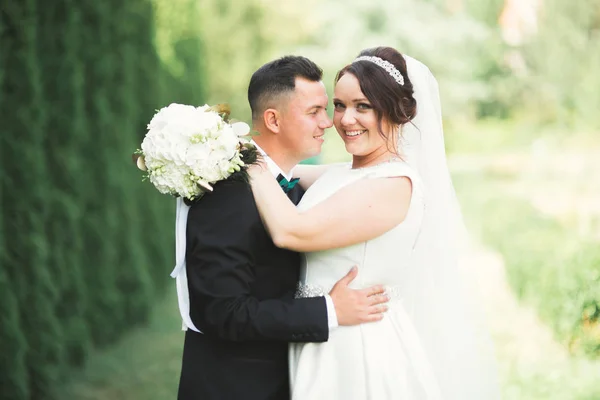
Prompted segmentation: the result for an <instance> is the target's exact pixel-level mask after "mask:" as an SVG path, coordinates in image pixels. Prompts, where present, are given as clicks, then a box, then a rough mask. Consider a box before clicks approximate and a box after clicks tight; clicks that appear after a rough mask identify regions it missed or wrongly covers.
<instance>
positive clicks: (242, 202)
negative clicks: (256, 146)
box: [186, 182, 329, 342]
mask: <svg viewBox="0 0 600 400" xmlns="http://www.w3.org/2000/svg"><path fill="white" fill-rule="evenodd" d="M260 229H263V228H262V224H261V222H260V217H259V216H258V213H257V211H256V206H255V204H254V199H253V197H252V193H251V191H250V188H249V187H248V186H247V185H246V184H245V183H241V182H239V183H237V182H236V183H232V184H227V185H222V186H221V187H218V190H217V188H215V192H214V193H211V194H210V195H207V196H206V197H205V198H204V199H202V200H201V202H200V203H198V204H196V205H194V206H193V207H192V208H191V209H190V214H189V216H188V228H187V235H188V240H187V243H188V249H187V256H186V264H187V274H188V287H189V291H190V300H191V302H192V304H193V305H192V309H193V311H192V314H191V317H192V319H193V321H194V324H196V323H198V325H196V326H197V327H198V328H199V329H200V330H202V332H203V333H205V334H206V335H211V336H217V337H219V338H221V339H224V340H230V341H252V340H277V341H285V342H323V341H326V340H327V339H328V336H329V329H328V321H327V308H326V303H325V298H324V297H315V298H303V299H293V298H291V297H290V298H287V299H267V300H259V299H257V298H256V297H253V296H252V295H251V287H252V286H253V283H254V280H255V275H254V272H253V271H254V270H253V268H252V267H253V263H254V256H253V254H254V252H255V251H256V247H255V246H256V238H257V237H258V235H259V234H260V232H259V230H260ZM286 267H287V266H285V265H282V266H281V268H286Z"/></svg>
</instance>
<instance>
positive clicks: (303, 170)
mask: <svg viewBox="0 0 600 400" xmlns="http://www.w3.org/2000/svg"><path fill="white" fill-rule="evenodd" d="M331 165H333V164H323V165H304V164H300V165H297V166H295V167H294V178H300V182H298V184H299V185H300V186H302V189H304V190H308V188H309V187H311V185H312V184H313V183H315V181H316V180H317V179H319V178H320V177H321V175H323V174H324V173H325V172H326V171H327V170H328V169H329V167H331Z"/></svg>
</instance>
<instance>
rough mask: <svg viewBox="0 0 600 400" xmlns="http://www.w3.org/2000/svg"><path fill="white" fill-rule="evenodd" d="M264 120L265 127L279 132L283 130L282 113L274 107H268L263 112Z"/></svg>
mask: <svg viewBox="0 0 600 400" xmlns="http://www.w3.org/2000/svg"><path fill="white" fill-rule="evenodd" d="M263 122H264V123H265V127H266V128H267V129H268V130H270V131H272V132H273V133H279V131H280V130H281V114H280V113H279V111H277V110H276V109H274V108H268V109H266V110H265V112H264V113H263Z"/></svg>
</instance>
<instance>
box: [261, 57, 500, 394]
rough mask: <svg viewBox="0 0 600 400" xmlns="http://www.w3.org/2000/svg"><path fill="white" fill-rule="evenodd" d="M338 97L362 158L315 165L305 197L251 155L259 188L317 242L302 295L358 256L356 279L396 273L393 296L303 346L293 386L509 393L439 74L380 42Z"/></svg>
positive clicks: (341, 77) (267, 210) (347, 137)
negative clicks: (482, 322) (479, 282)
mask: <svg viewBox="0 0 600 400" xmlns="http://www.w3.org/2000/svg"><path fill="white" fill-rule="evenodd" d="M333 103H334V106H335V110H334V125H335V127H336V130H337V132H338V133H339V135H340V136H341V138H342V139H343V141H344V143H345V147H346V150H347V151H348V152H349V153H350V154H352V163H351V165H335V166H329V167H312V168H304V169H303V173H302V174H301V181H300V183H301V184H302V185H303V186H305V187H309V186H310V187H309V190H308V191H307V192H306V194H305V195H304V197H303V199H302V201H301V203H300V204H299V206H298V208H295V207H294V206H293V205H292V204H291V203H290V202H289V200H288V199H287V198H286V196H285V195H284V193H283V192H282V191H281V189H280V188H279V185H278V184H277V183H276V182H275V180H274V179H273V177H272V175H271V174H270V173H269V172H268V171H266V170H265V169H264V168H262V167H261V166H252V167H251V168H250V170H249V171H250V176H251V179H252V189H253V193H254V197H255V200H256V203H257V206H258V209H259V211H260V214H261V216H262V218H263V219H264V222H265V225H266V226H267V228H268V230H269V232H270V234H271V236H272V238H273V241H274V242H275V244H277V245H278V246H279V247H284V248H288V249H292V250H296V251H303V252H305V256H306V257H305V258H306V264H305V267H304V268H303V272H302V276H301V282H300V283H299V289H298V293H297V295H298V296H302V297H312V296H319V295H322V294H323V293H328V292H329V291H330V289H331V287H332V286H333V284H334V283H335V282H336V281H337V280H338V279H339V278H340V277H342V276H344V275H345V274H346V273H347V268H348V265H353V264H356V265H358V266H359V274H358V277H357V278H356V279H355V280H354V282H353V285H354V287H355V288H361V287H367V286H370V285H372V284H379V283H382V284H385V285H386V286H387V293H388V296H389V297H390V298H391V300H390V302H389V311H388V312H387V313H386V314H385V317H384V318H383V319H382V320H381V321H379V322H376V323H372V324H365V325H359V326H352V327H338V328H336V329H335V330H333V331H332V332H331V334H330V337H329V341H327V342H325V343H305V344H304V343H299V344H292V345H290V381H291V384H292V398H293V399H298V400H305V399H340V400H341V399H344V400H351V399H355V400H364V399H375V400H385V399H389V400H392V399H393V400H399V399H404V400H407V399H410V400H413V399H419V400H420V399H427V400H433V399H436V400H442V399H443V400H491V399H497V398H498V397H499V394H498V388H497V386H496V382H495V374H494V369H493V362H492V359H491V352H490V351H489V348H488V347H487V344H488V343H487V341H486V340H485V338H486V335H485V334H480V329H479V328H480V327H479V326H478V325H477V324H475V321H476V318H474V317H473V316H472V315H471V313H470V309H469V307H467V304H466V300H468V296H466V292H465V290H464V288H463V287H462V286H461V281H460V278H459V270H458V267H457V254H456V246H457V244H456V237H457V232H458V230H459V229H460V227H461V224H462V219H461V215H460V210H459V207H458V204H457V201H456V198H455V195H454V189H453V186H452V182H451V179H450V174H449V172H448V168H447V165H446V156H445V150H444V138H443V131H442V122H441V110H440V101H439V93H438V87H437V82H436V80H435V78H434V77H433V75H432V74H431V72H430V71H429V69H428V68H427V67H426V66H425V65H423V64H422V63H420V62H419V61H417V60H415V59H412V58H410V57H407V56H403V55H401V54H400V53H399V52H397V51H396V50H394V49H392V48H389V47H379V48H373V49H368V50H364V51H363V52H361V53H360V55H359V57H358V58H356V59H355V60H354V61H353V62H352V63H351V64H349V65H347V66H346V67H344V68H343V69H342V70H341V71H340V72H339V73H338V75H337V77H336V84H335V94H334V100H333Z"/></svg>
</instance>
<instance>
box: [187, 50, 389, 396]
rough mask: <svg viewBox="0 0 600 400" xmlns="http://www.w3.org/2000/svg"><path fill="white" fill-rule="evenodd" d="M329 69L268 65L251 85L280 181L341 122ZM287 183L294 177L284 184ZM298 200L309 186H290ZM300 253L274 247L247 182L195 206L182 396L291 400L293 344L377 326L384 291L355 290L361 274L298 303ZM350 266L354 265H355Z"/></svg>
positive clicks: (263, 146)
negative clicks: (335, 115)
mask: <svg viewBox="0 0 600 400" xmlns="http://www.w3.org/2000/svg"><path fill="white" fill-rule="evenodd" d="M321 79H322V71H321V69H320V68H319V67H318V66H317V65H315V64H314V63H313V62H312V61H310V60H308V59H306V58H304V57H295V56H288V57H283V58H281V59H278V60H275V61H272V62H270V63H267V64H265V65H264V66H262V67H261V68H260V69H258V70H257V71H256V72H255V73H254V75H253V76H252V79H251V81H250V85H249V88H248V100H249V102H250V107H251V109H252V119H253V125H254V129H255V130H257V131H258V132H259V133H260V135H259V136H257V137H256V139H255V142H256V144H257V147H258V149H259V151H260V152H261V153H263V157H264V158H265V160H266V162H267V165H268V166H269V169H270V170H271V171H272V172H273V176H274V177H278V178H279V179H278V180H280V181H283V182H288V181H290V180H291V178H292V177H291V170H292V169H293V167H294V166H295V165H296V164H297V163H299V162H300V161H302V160H303V159H306V158H309V157H312V156H315V155H318V154H319V153H320V151H321V145H322V143H323V134H324V130H325V129H326V128H329V127H331V125H332V122H331V120H330V119H329V117H328V116H327V112H326V108H327V103H328V99H327V94H326V92H325V87H324V85H323V82H321ZM284 178H285V179H284ZM282 187H284V190H285V191H286V192H287V194H288V197H289V198H290V200H291V201H293V202H294V203H295V204H297V203H298V202H299V201H300V198H301V197H302V193H303V191H302V189H301V187H300V185H295V186H293V185H282ZM300 257H301V255H300V254H298V253H295V252H292V251H289V250H285V249H280V248H277V247H275V245H274V244H273V242H272V241H271V238H270V237H269V234H268V233H267V231H266V230H265V228H264V226H263V224H262V222H261V219H260V216H259V214H258V210H257V209H256V205H255V203H254V198H253V196H252V192H251V190H250V187H249V185H248V184H246V183H244V182H240V181H231V182H230V181H224V182H220V183H218V184H216V185H215V188H214V192H213V193H211V194H207V195H205V196H204V197H203V198H202V200H201V201H199V202H198V203H196V204H194V205H193V206H192V207H191V209H190V210H189V214H188V220H187V250H186V271H187V276H188V290H189V299H190V319H191V321H192V323H193V325H194V327H195V328H197V329H198V330H199V331H201V332H202V333H199V332H197V331H195V330H193V329H188V330H187V332H186V335H185V345H184V350H183V362H182V371H181V379H180V382H179V395H178V399H179V400H236V399H244V400H286V399H289V396H290V395H289V393H290V389H289V377H288V343H289V342H324V341H327V339H328V337H329V332H330V330H331V329H335V328H336V327H337V326H338V325H356V324H360V323H363V322H369V321H373V320H374V319H375V318H376V317H377V316H378V315H376V314H377V313H379V312H380V311H381V307H378V306H377V305H378V304H380V303H383V302H385V301H387V298H386V297H385V296H373V295H374V294H379V293H382V292H383V288H382V287H373V288H369V289H364V290H358V291H357V290H352V289H350V288H349V287H348V284H349V283H350V282H351V281H352V279H354V277H355V276H356V269H353V270H352V271H351V272H350V273H349V274H348V275H347V276H346V277H344V278H342V279H341V280H340V281H339V282H338V283H337V284H336V285H335V286H334V288H333V289H332V291H331V292H330V293H329V295H327V296H322V297H313V298H302V299H295V298H294V292H295V289H296V284H297V282H298V279H299V269H300V262H301V260H300ZM349 267H350V266H349Z"/></svg>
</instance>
